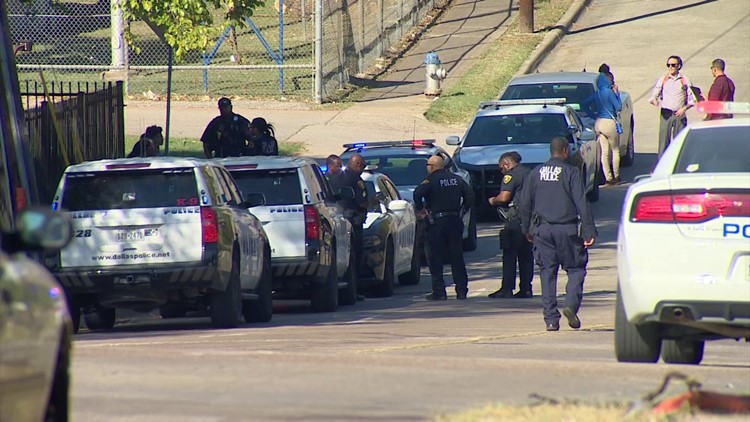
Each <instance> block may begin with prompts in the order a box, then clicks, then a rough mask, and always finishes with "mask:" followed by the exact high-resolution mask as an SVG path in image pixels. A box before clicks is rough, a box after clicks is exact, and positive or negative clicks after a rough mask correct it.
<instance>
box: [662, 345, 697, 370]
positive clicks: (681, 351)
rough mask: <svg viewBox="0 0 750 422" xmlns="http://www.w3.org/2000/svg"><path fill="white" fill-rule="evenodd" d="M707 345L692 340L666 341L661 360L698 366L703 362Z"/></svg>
mask: <svg viewBox="0 0 750 422" xmlns="http://www.w3.org/2000/svg"><path fill="white" fill-rule="evenodd" d="M705 344H706V343H705V342H703V341H700V340H690V339H680V340H664V345H663V346H662V351H661V358H662V359H663V360H664V362H665V363H682V364H686V365H698V364H699V363H701V361H702V360H703V349H704V348H705Z"/></svg>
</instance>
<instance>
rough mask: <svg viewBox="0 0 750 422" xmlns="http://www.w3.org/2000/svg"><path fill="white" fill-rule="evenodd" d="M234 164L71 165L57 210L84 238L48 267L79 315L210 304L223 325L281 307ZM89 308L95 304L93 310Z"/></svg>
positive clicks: (98, 322) (96, 320) (264, 240)
mask: <svg viewBox="0 0 750 422" xmlns="http://www.w3.org/2000/svg"><path fill="white" fill-rule="evenodd" d="M249 205H252V204H248V203H246V202H245V200H244V199H243V197H242V194H241V193H240V191H239V189H238V188H237V186H236V185H235V183H234V181H233V179H232V177H231V176H230V175H229V173H228V172H227V170H226V169H225V168H224V167H222V166H221V165H220V164H218V163H215V162H211V161H207V160H200V159H189V158H173V157H152V158H130V159H117V160H101V161H92V162H86V163H82V164H77V165H73V166H70V167H68V168H67V169H66V170H65V173H64V175H63V177H62V179H61V181H60V184H59V186H58V188H57V193H56V194H55V196H54V202H53V203H52V208H53V209H56V210H64V211H65V212H67V213H68V214H69V215H70V217H71V218H72V221H73V228H74V237H73V240H72V241H71V242H70V244H69V245H68V246H67V247H66V248H65V249H63V250H62V251H61V252H60V253H59V254H58V255H57V256H56V257H54V258H48V262H47V264H48V266H50V267H51V268H52V270H53V271H54V273H55V275H56V276H57V277H58V279H59V280H60V282H61V283H62V285H63V286H64V288H65V291H66V293H67V294H68V295H69V300H70V302H71V313H72V315H73V320H74V323H75V324H76V328H77V324H78V320H79V319H80V313H81V309H82V308H83V309H84V314H85V315H84V317H85V319H86V323H87V325H88V327H89V328H111V327H112V326H113V325H114V323H115V308H129V309H133V310H136V311H142V312H148V311H150V310H151V309H154V308H157V307H162V312H163V314H164V316H165V317H169V316H179V314H180V313H181V311H182V312H183V313H184V309H186V308H191V309H192V308H195V306H205V307H208V308H209V309H210V315H211V322H212V324H213V325H214V326H215V327H217V328H231V327H235V326H237V325H238V324H239V320H240V317H241V316H244V318H245V320H246V321H268V320H270V319H271V315H272V298H271V266H270V258H271V250H270V247H269V242H268V237H267V236H266V233H265V231H264V230H263V226H262V225H261V223H260V221H259V220H258V219H257V218H255V216H253V215H252V214H250V213H249V212H248V211H247V207H248V206H249ZM87 311H88V312H87Z"/></svg>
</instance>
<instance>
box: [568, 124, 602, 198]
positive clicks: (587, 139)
mask: <svg viewBox="0 0 750 422" xmlns="http://www.w3.org/2000/svg"><path fill="white" fill-rule="evenodd" d="M565 113H566V115H567V118H568V121H570V122H573V124H574V125H576V126H577V127H578V129H579V131H578V133H577V134H574V137H575V138H576V142H577V143H578V145H579V147H578V151H579V154H580V155H581V161H582V163H583V165H584V166H585V168H586V174H582V175H581V177H582V178H583V182H584V188H585V190H586V192H589V191H590V190H591V189H593V187H594V186H593V183H596V175H597V172H598V169H599V141H597V139H596V134H594V133H593V132H592V134H593V137H591V136H589V132H587V128H586V127H585V126H584V125H583V122H582V121H581V118H580V117H579V116H578V113H576V112H575V111H571V110H567V111H566V112H565Z"/></svg>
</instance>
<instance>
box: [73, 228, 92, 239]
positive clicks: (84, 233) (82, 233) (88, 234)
mask: <svg viewBox="0 0 750 422" xmlns="http://www.w3.org/2000/svg"><path fill="white" fill-rule="evenodd" d="M75 236H76V237H91V229H86V230H76V233H75Z"/></svg>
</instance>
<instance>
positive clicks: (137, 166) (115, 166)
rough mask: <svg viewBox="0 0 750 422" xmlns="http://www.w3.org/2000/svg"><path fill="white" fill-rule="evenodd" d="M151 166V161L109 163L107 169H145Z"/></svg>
mask: <svg viewBox="0 0 750 422" xmlns="http://www.w3.org/2000/svg"><path fill="white" fill-rule="evenodd" d="M148 167H151V163H132V164H107V166H106V168H107V170H125V169H145V168H148Z"/></svg>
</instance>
